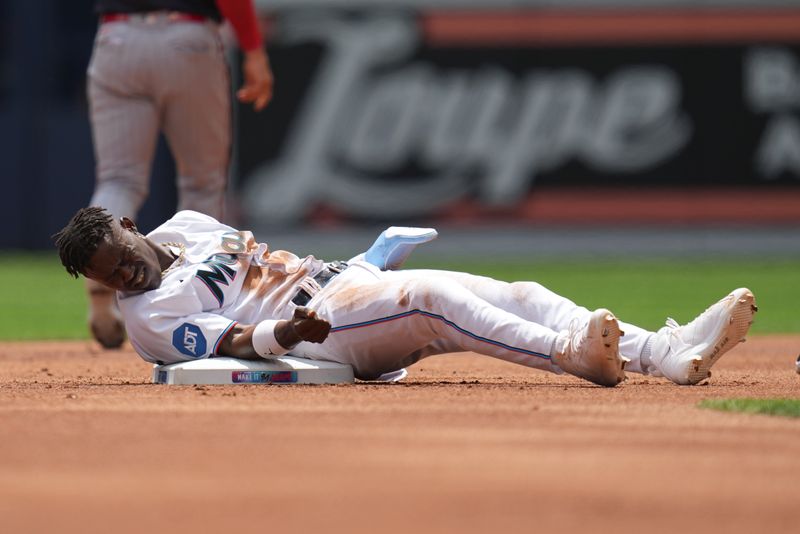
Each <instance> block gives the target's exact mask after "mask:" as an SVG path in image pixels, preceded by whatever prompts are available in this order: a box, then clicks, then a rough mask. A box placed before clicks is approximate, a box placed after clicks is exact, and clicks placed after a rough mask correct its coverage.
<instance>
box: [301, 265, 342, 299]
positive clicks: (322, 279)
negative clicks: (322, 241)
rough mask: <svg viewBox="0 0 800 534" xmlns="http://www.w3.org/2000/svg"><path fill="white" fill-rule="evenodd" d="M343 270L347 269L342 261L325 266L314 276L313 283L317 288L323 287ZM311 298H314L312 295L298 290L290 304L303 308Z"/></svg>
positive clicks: (303, 290)
mask: <svg viewBox="0 0 800 534" xmlns="http://www.w3.org/2000/svg"><path fill="white" fill-rule="evenodd" d="M345 269H347V263H345V262H343V261H334V262H331V263H329V264H328V265H326V266H325V268H324V269H322V270H321V271H320V272H318V273H317V274H315V275H314V281H315V282H317V283H318V284H319V287H321V288H322V287H325V286H327V285H328V283H329V282H330V281H331V280H333V279H334V278H336V275H338V274H339V273H341V272H342V271H344V270H345ZM312 298H314V295H312V294H310V293H309V292H308V291H306V290H305V289H303V288H300V290H299V291H298V292H297V295H295V296H294V298H293V299H292V304H295V305H297V306H305V305H306V304H308V302H309V301H310V300H311V299H312Z"/></svg>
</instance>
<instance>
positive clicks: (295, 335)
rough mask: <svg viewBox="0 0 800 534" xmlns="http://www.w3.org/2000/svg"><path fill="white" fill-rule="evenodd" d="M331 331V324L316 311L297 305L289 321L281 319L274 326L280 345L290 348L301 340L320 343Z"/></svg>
mask: <svg viewBox="0 0 800 534" xmlns="http://www.w3.org/2000/svg"><path fill="white" fill-rule="evenodd" d="M330 331H331V324H330V323H329V322H328V321H326V320H325V319H321V318H320V317H319V316H318V315H317V312H315V311H314V310H309V309H308V308H305V307H302V306H300V307H297V308H295V310H294V316H293V317H292V318H291V319H290V320H289V321H281V322H280V323H278V326H277V327H276V328H275V339H276V340H277V341H278V343H280V344H281V346H282V347H284V348H287V349H292V348H294V347H295V345H297V344H298V343H300V342H301V341H308V342H311V343H322V342H323V341H325V339H326V338H327V337H328V333H329V332H330Z"/></svg>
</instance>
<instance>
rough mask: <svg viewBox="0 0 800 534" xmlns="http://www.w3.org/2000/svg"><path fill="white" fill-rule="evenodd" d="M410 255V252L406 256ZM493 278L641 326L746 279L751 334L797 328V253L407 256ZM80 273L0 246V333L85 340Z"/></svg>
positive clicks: (48, 255)
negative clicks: (542, 289) (536, 286)
mask: <svg viewBox="0 0 800 534" xmlns="http://www.w3.org/2000/svg"><path fill="white" fill-rule="evenodd" d="M412 259H413V258H412ZM408 267H409V268H411V267H416V268H444V269H451V270H457V271H466V272H471V273H474V274H482V275H485V276H491V277H493V278H497V279H500V280H507V281H513V280H533V281H537V282H539V283H541V284H543V285H544V286H546V287H548V288H549V289H551V290H553V291H555V292H556V293H559V294H560V295H563V296H565V297H567V298H569V299H571V300H573V301H574V302H577V303H579V304H581V305H583V306H586V307H587V308H590V309H594V308H599V307H603V308H608V309H610V310H611V311H613V312H614V313H615V314H616V316H617V317H618V318H619V319H621V320H623V321H627V322H630V323H633V324H636V325H638V326H641V327H643V328H646V329H648V330H657V329H658V328H660V327H661V326H663V325H664V321H665V320H666V318H667V316H669V317H673V318H674V319H675V320H677V321H678V322H680V323H685V322H687V321H691V320H692V319H693V318H694V317H695V316H697V314H699V313H700V312H702V311H703V310H704V309H705V308H706V307H707V306H709V305H710V304H712V303H713V302H716V300H717V299H719V298H720V297H722V296H724V295H725V294H726V293H727V292H728V291H730V290H732V289H734V288H736V287H739V286H747V287H749V288H750V289H752V290H753V291H754V292H755V294H756V299H757V301H758V305H759V308H760V311H759V313H758V314H757V315H756V319H755V323H754V324H753V328H752V330H751V333H753V334H772V333H794V332H800V314H798V313H797V302H800V284H799V283H798V282H797V274H798V272H800V260H797V259H794V260H793V259H783V260H774V261H773V260H768V259H755V260H750V259H742V260H735V261H734V260H730V259H727V260H723V259H720V260H709V259H705V260H695V261H692V260H687V259H671V260H658V261H655V260H644V261H622V260H616V261H612V260H582V261H581V260H564V261H552V260H548V261H540V260H537V259H536V258H526V257H520V258H519V259H517V260H513V261H509V260H503V261H487V260H486V259H485V258H484V259H483V260H482V261H481V260H480V259H476V260H475V261H469V260H464V259H460V260H458V261H456V260H453V261H446V260H442V261H424V262H423V261H411V262H409V264H408ZM86 306H87V303H86V295H85V289H84V282H83V280H74V279H72V278H70V277H69V275H67V273H66V272H65V271H64V268H63V267H62V266H61V262H60V261H59V259H58V256H57V255H56V254H55V253H54V252H41V253H23V252H17V253H10V252H3V253H0V309H2V310H3V311H2V313H3V321H0V340H27V339H86V338H88V336H89V333H88V330H87V328H86Z"/></svg>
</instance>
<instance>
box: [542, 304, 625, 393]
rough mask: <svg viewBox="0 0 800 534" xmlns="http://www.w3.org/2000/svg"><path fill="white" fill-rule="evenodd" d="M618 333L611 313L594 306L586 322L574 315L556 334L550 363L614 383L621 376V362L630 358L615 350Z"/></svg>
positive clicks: (622, 373)
mask: <svg viewBox="0 0 800 534" xmlns="http://www.w3.org/2000/svg"><path fill="white" fill-rule="evenodd" d="M621 335H623V333H622V331H621V330H620V329H619V323H618V322H617V318H616V317H614V314H613V313H611V312H610V311H608V310H606V309H604V308H600V309H598V310H595V311H593V312H592V314H591V316H590V317H589V320H588V321H587V322H586V324H584V325H580V324H579V323H578V321H577V319H574V320H573V321H572V323H570V326H569V330H566V331H564V332H562V333H561V334H559V337H558V340H557V341H556V353H555V354H554V355H553V363H555V364H556V365H557V366H558V367H560V368H561V369H563V370H564V371H566V372H568V373H569V374H571V375H575V376H577V377H580V378H584V379H586V380H589V381H590V382H594V383H595V384H600V385H601V386H608V387H614V386H616V385H617V384H619V383H620V382H622V381H623V380H625V370H624V368H625V364H626V363H627V362H628V361H630V360H628V359H627V358H623V357H622V356H620V354H619V338H620V336H621Z"/></svg>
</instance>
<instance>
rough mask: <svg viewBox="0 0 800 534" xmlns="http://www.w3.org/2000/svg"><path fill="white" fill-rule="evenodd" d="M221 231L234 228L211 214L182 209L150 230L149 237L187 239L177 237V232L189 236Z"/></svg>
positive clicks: (172, 239) (228, 230)
mask: <svg viewBox="0 0 800 534" xmlns="http://www.w3.org/2000/svg"><path fill="white" fill-rule="evenodd" d="M220 231H222V232H230V231H234V229H233V228H231V227H230V226H228V225H226V224H223V223H221V222H219V221H218V220H216V219H215V218H214V217H211V216H210V215H206V214H204V213H200V212H197V211H192V210H182V211H179V212H178V213H176V214H175V215H173V216H172V217H171V218H170V219H169V220H167V221H166V222H165V223H163V224H162V225H161V226H159V227H158V228H156V229H155V230H153V231H152V232H150V234H148V237H151V238H155V239H156V241H158V240H162V241H164V240H166V241H170V240H171V241H185V239H179V238H178V237H176V236H175V234H179V235H182V236H189V235H194V234H205V233H208V232H220Z"/></svg>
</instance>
